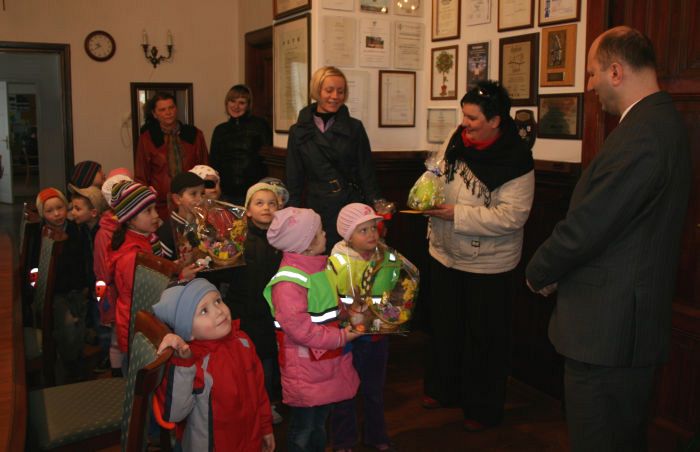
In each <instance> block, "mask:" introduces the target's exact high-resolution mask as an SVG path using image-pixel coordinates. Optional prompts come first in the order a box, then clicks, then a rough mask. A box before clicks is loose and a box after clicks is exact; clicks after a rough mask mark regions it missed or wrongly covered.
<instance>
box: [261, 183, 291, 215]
mask: <svg viewBox="0 0 700 452" xmlns="http://www.w3.org/2000/svg"><path fill="white" fill-rule="evenodd" d="M260 182H262V183H263V184H270V185H272V186H273V187H275V191H276V192H277V208H278V209H284V206H286V205H287V201H289V191H288V190H287V187H286V186H285V185H284V183H282V181H281V180H279V179H277V178H276V177H263V178H262V179H260Z"/></svg>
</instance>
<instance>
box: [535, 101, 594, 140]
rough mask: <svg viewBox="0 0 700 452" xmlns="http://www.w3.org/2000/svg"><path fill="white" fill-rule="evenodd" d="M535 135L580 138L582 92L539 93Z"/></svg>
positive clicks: (568, 138)
mask: <svg viewBox="0 0 700 452" xmlns="http://www.w3.org/2000/svg"><path fill="white" fill-rule="evenodd" d="M537 123H538V124H537V136H538V137H540V138H556V139H559V140H580V139H581V137H582V136H583V133H582V128H583V127H582V125H583V93H566V94H540V96H539V102H538V105H537Z"/></svg>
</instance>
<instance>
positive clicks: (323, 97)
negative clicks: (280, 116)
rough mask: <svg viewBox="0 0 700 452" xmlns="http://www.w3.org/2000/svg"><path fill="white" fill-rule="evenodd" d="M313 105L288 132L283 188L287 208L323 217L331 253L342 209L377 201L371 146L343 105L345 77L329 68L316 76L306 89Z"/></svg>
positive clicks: (336, 239)
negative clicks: (307, 210) (303, 207)
mask: <svg viewBox="0 0 700 452" xmlns="http://www.w3.org/2000/svg"><path fill="white" fill-rule="evenodd" d="M309 90H310V94H311V98H312V99H314V100H316V102H315V103H313V104H311V105H309V106H307V107H304V108H303V109H302V110H301V111H300V112H299V118H298V119H297V122H296V124H294V125H293V126H292V127H291V129H290V130H289V142H288V144H287V162H286V172H287V181H286V182H287V189H288V190H289V203H288V205H289V206H301V204H302V199H301V198H302V192H303V191H304V187H305V186H306V188H307V192H306V206H307V207H309V208H311V209H313V210H315V211H316V212H317V213H318V214H319V215H321V220H322V222H323V229H324V230H325V231H326V238H327V239H326V247H327V250H326V251H329V250H330V249H331V248H332V247H333V245H335V244H336V243H337V242H338V241H340V236H339V235H338V232H337V230H336V219H337V217H338V212H340V209H342V208H343V206H345V205H347V204H350V203H353V202H362V203H366V204H369V205H373V204H375V203H376V201H378V200H379V199H380V193H379V186H378V184H377V180H376V175H375V171H374V164H373V163H372V155H371V148H370V144H369V138H368V137H367V132H365V128H364V126H363V125H362V122H361V121H359V120H357V119H355V118H352V117H351V116H350V113H349V111H348V108H347V107H346V106H345V100H346V99H347V96H348V90H347V80H346V78H345V75H344V74H343V73H342V72H341V71H340V70H339V69H337V68H335V67H333V66H325V67H322V68H320V69H318V70H316V72H314V75H313V77H312V78H311V83H310V86H309Z"/></svg>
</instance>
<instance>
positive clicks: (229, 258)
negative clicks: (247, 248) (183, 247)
mask: <svg viewBox="0 0 700 452" xmlns="http://www.w3.org/2000/svg"><path fill="white" fill-rule="evenodd" d="M194 216H195V221H194V223H192V224H190V225H189V226H188V227H187V229H186V231H185V234H184V236H185V238H186V239H187V240H188V242H189V244H190V245H192V247H193V249H194V255H195V257H196V258H205V257H207V256H208V257H209V258H210V259H211V261H212V264H213V267H214V268H221V267H232V266H235V265H239V264H241V263H242V261H243V246H244V244H245V239H246V233H247V223H246V217H245V209H244V208H243V207H240V206H236V205H233V204H229V203H226V202H223V201H218V200H214V199H205V200H203V201H202V202H201V203H200V204H199V205H198V206H196V207H195V208H194Z"/></svg>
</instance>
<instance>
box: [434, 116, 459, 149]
mask: <svg viewBox="0 0 700 452" xmlns="http://www.w3.org/2000/svg"><path fill="white" fill-rule="evenodd" d="M457 112H458V110H457V109H456V108H428V143H442V142H443V141H445V140H446V139H447V138H448V137H449V136H450V134H451V133H452V131H453V130H454V129H455V127H457V124H458V123H459V118H458V117H457Z"/></svg>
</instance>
